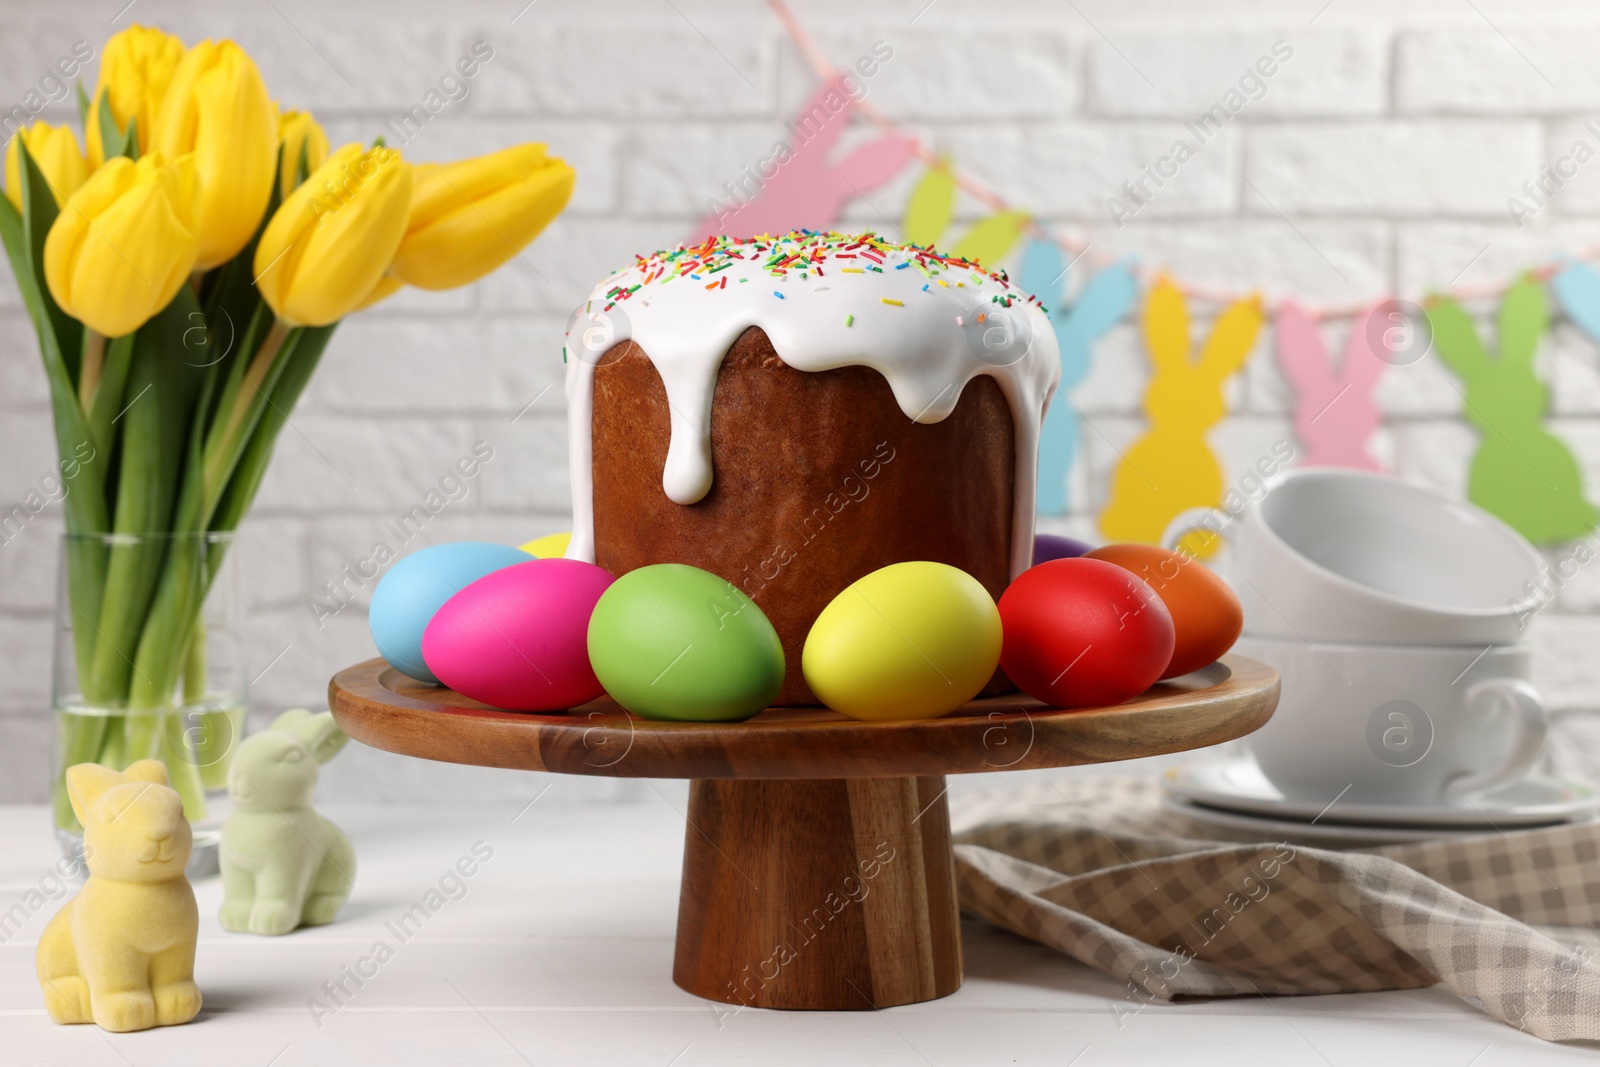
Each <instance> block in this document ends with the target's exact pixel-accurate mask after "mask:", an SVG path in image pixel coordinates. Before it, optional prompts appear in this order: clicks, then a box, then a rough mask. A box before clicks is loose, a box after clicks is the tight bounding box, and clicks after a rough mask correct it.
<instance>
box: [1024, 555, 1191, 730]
mask: <svg viewBox="0 0 1600 1067" xmlns="http://www.w3.org/2000/svg"><path fill="white" fill-rule="evenodd" d="M1000 622H1001V625H1002V626H1003V627H1004V630H1005V640H1004V645H1003V646H1002V649H1001V652H1000V666H1001V667H1002V668H1004V670H1005V672H1006V674H1007V675H1008V676H1009V677H1010V678H1011V680H1012V681H1013V682H1015V683H1016V684H1017V686H1018V687H1019V688H1021V689H1022V691H1023V692H1025V693H1027V694H1028V695H1029V696H1031V697H1034V698H1036V699H1038V700H1042V701H1044V702H1045V703H1046V704H1051V705H1053V706H1055V707H1059V708H1090V707H1104V706H1106V705H1110V704H1120V703H1122V702H1123V701H1124V700H1127V699H1129V698H1130V697H1135V696H1138V695H1139V694H1140V693H1142V692H1144V691H1145V690H1146V689H1148V688H1150V686H1152V685H1154V684H1155V682H1156V680H1157V679H1159V678H1160V677H1161V676H1162V674H1164V673H1165V672H1166V669H1167V664H1168V663H1169V662H1170V661H1171V659H1172V650H1173V645H1174V641H1175V636H1174V629H1173V625H1172V613H1171V612H1169V611H1168V610H1167V606H1166V605H1165V604H1164V603H1162V601H1161V598H1160V597H1159V596H1157V595H1156V593H1155V590H1153V589H1151V588H1150V586H1149V585H1148V584H1147V583H1145V582H1144V581H1142V580H1140V579H1139V578H1138V577H1136V576H1135V575H1133V574H1132V573H1130V572H1129V571H1126V570H1124V569H1123V568H1121V567H1118V566H1115V565H1113V564H1110V563H1106V562H1103V561H1101V560H1098V559H1056V560H1051V561H1049V562H1048V563H1041V564H1040V565H1039V566H1037V567H1031V568H1029V569H1028V570H1026V571H1023V572H1022V575H1021V577H1019V578H1018V579H1017V580H1016V581H1014V582H1012V583H1011V585H1010V587H1009V588H1008V589H1006V591H1005V595H1004V596H1002V597H1001V598H1000Z"/></svg>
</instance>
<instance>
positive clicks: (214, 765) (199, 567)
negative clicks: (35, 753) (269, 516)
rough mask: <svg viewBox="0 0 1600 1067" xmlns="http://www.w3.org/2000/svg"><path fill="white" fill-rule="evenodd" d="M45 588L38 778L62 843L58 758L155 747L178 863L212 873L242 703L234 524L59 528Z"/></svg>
mask: <svg viewBox="0 0 1600 1067" xmlns="http://www.w3.org/2000/svg"><path fill="white" fill-rule="evenodd" d="M56 592H57V598H56V613H55V655H54V664H53V678H54V688H53V698H52V705H53V709H54V715H55V726H56V730H55V742H56V743H55V760H54V763H53V781H52V787H51V788H52V810H53V814H54V822H55V831H56V838H57V841H58V842H59V843H60V845H61V848H62V852H63V854H64V855H66V856H68V857H69V858H73V859H75V860H76V859H81V857H82V849H83V828H82V826H80V825H79V823H78V819H77V816H76V815H75V814H74V812H73V810H72V804H71V800H70V798H69V797H68V795H67V787H66V779H65V774H66V769H67V768H68V767H70V766H72V765H74V764H78V763H100V764H103V765H105V766H107V767H111V768H114V769H116V770H123V769H125V768H126V767H127V766H128V765H129V764H131V763H134V762H136V761H138V760H141V759H158V760H161V761H162V762H163V763H165V764H166V766H167V778H168V781H169V782H170V783H171V785H172V787H173V788H174V789H176V790H177V791H178V794H179V795H180V796H181V797H182V798H183V807H184V814H185V815H186V816H187V817H188V819H189V822H190V824H191V826H192V827H193V829H194V856H193V858H192V859H191V860H190V863H189V872H190V874H191V875H192V876H202V875H205V874H209V873H212V872H214V871H215V870H216V849H217V842H218V840H219V839H220V835H221V819H222V817H223V815H224V814H225V812H224V811H223V810H222V809H223V808H224V807H225V804H226V787H227V776H228V767H229V766H230V764H231V761H232V758H233V753H234V750H235V748H236V746H237V743H238V741H239V740H240V739H241V737H242V734H243V729H244V722H245V706H246V705H245V697H246V685H247V683H246V676H245V657H244V636H243V625H242V611H241V599H240V593H239V563H238V554H237V552H236V551H235V549H234V535H233V534H232V533H198V534H196V533H187V534H180V533H161V534H65V535H63V536H62V540H61V554H60V566H59V569H58V578H57V581H56Z"/></svg>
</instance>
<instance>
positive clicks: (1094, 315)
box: [1017, 241, 1138, 515]
mask: <svg viewBox="0 0 1600 1067" xmlns="http://www.w3.org/2000/svg"><path fill="white" fill-rule="evenodd" d="M1066 275H1067V264H1066V262H1065V260H1064V258H1063V257H1062V255H1061V249H1060V248H1059V247H1058V246H1057V245H1055V244H1054V243H1052V242H1048V241H1030V242H1029V243H1028V247H1027V249H1026V250H1025V251H1024V253H1023V257H1022V267H1021V268H1020V269H1019V271H1018V272H1017V281H1018V284H1020V285H1021V286H1022V288H1023V291H1025V292H1029V293H1032V294H1033V295H1035V296H1037V297H1038V298H1039V299H1040V300H1042V301H1043V302H1044V305H1045V307H1046V308H1047V309H1048V310H1049V315H1050V322H1051V324H1052V325H1053V326H1054V327H1055V331H1056V343H1057V345H1058V347H1059V348H1060V350H1061V384H1060V385H1059V386H1058V387H1057V388H1056V395H1055V396H1053V397H1051V399H1050V408H1049V411H1048V412H1047V413H1046V414H1045V419H1044V425H1043V426H1042V427H1041V428H1040V430H1039V498H1038V499H1039V502H1038V509H1039V514H1040V515H1064V514H1066V511H1067V476H1068V474H1069V473H1070V472H1071V470H1072V461H1073V459H1074V458H1075V457H1076V454H1077V450H1078V434H1079V430H1080V427H1079V421H1080V420H1079V418H1078V409H1077V408H1076V407H1074V406H1073V404H1072V400H1071V398H1070V396H1069V395H1068V394H1069V393H1070V391H1071V390H1072V389H1073V388H1074V387H1075V386H1077V385H1078V383H1080V382H1082V381H1083V379H1084V378H1085V377H1087V376H1088V374H1089V364H1090V360H1091V358H1092V356H1093V345H1094V342H1095V341H1096V340H1098V339H1099V338H1100V336H1101V335H1102V334H1104V333H1105V332H1106V331H1107V330H1109V329H1111V327H1113V326H1115V325H1116V324H1117V323H1119V322H1121V321H1122V320H1123V318H1125V317H1126V316H1127V314H1128V309H1129V308H1130V307H1132V306H1133V301H1134V297H1135V296H1137V295H1138V283H1137V282H1136V281H1135V279H1134V277H1133V274H1132V273H1131V272H1130V271H1129V270H1128V268H1127V266H1125V265H1124V264H1121V263H1118V264H1116V265H1115V266H1112V267H1108V268H1106V269H1105V270H1103V271H1100V272H1099V273H1098V274H1095V275H1094V276H1092V277H1091V278H1090V279H1089V280H1088V281H1087V282H1086V283H1084V286H1083V291H1082V292H1081V293H1079V294H1078V299H1077V302H1076V303H1074V304H1072V305H1071V306H1070V307H1069V306H1066V305H1065V303H1064V298H1065V291H1066V285H1065V283H1066ZM1058 294H1061V295H1060V296H1059V297H1058Z"/></svg>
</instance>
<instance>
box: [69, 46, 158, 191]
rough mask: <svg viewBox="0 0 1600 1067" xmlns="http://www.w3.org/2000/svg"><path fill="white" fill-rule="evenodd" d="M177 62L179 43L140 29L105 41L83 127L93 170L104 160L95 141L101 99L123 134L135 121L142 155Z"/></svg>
mask: <svg viewBox="0 0 1600 1067" xmlns="http://www.w3.org/2000/svg"><path fill="white" fill-rule="evenodd" d="M182 58H183V42H182V41H180V40H179V39H178V38H176V37H174V36H172V35H171V34H167V33H162V32H161V31H160V30H152V29H147V28H145V27H143V26H139V25H134V26H129V27H128V28H127V29H125V30H123V31H122V32H121V33H118V34H115V35H113V36H112V37H111V39H110V40H108V41H106V47H105V51H104V52H103V53H102V54H101V56H100V78H99V80H98V81H97V82H96V83H95V90H94V106H93V107H91V108H90V109H89V120H88V121H87V122H86V123H84V127H85V128H84V138H83V139H84V144H85V145H86V146H87V147H88V149H89V162H90V163H91V164H92V165H93V166H94V167H98V166H99V165H100V164H101V163H104V162H105V158H106V157H105V149H104V147H102V145H101V142H100V99H101V97H106V98H107V99H109V100H110V101H111V114H112V116H113V117H115V118H116V120H117V127H118V128H119V129H122V130H126V129H127V128H128V121H129V120H130V119H138V120H139V123H138V133H139V152H140V154H141V155H142V154H143V153H144V152H145V151H146V150H148V149H149V147H150V138H151V135H152V133H154V131H155V125H156V116H157V115H159V114H160V112H161V102H162V100H164V99H165V98H166V95H167V86H168V85H169V84H170V83H171V82H172V72H173V71H175V70H176V69H177V68H178V61H179V60H181V59H182ZM91 169H92V168H91Z"/></svg>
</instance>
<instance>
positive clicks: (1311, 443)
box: [1277, 300, 1385, 470]
mask: <svg viewBox="0 0 1600 1067" xmlns="http://www.w3.org/2000/svg"><path fill="white" fill-rule="evenodd" d="M1383 307H1384V305H1383V304H1374V305H1373V306H1372V307H1370V308H1368V309H1367V310H1366V311H1365V312H1364V313H1362V314H1360V315H1357V316H1356V318H1355V321H1354V322H1352V323H1351V324H1350V337H1349V339H1348V340H1347V341H1346V342H1345V346H1344V359H1343V360H1342V361H1341V363H1340V366H1339V369H1338V373H1337V374H1336V373H1335V372H1334V368H1333V366H1332V362H1331V361H1330V360H1329V358H1328V350H1327V348H1326V347H1324V346H1323V343H1322V336H1321V334H1320V333H1319V332H1318V330H1317V324H1316V322H1315V321H1314V320H1313V319H1312V318H1311V316H1310V315H1309V314H1307V313H1306V311H1305V309H1304V308H1302V307H1300V306H1299V305H1298V304H1295V303H1292V302H1290V301H1287V300H1286V301H1284V302H1283V304H1282V306H1280V307H1279V309H1278V319H1277V329H1278V364H1279V366H1281V367H1282V368H1283V373H1284V375H1285V376H1286V377H1287V378H1288V379H1289V382H1290V384H1291V385H1293V386H1294V389H1295V393H1296V395H1297V399H1296V404H1295V416H1294V429H1295V434H1296V435H1297V436H1298V437H1299V438H1300V443H1301V444H1303V445H1304V446H1305V448H1306V457H1305V461H1304V462H1305V464H1306V465H1307V466H1318V467H1357V468H1360V469H1363V470H1377V469H1378V464H1377V461H1376V460H1374V459H1373V458H1372V456H1371V455H1370V454H1369V453H1368V452H1367V444H1368V442H1369V441H1370V440H1371V438H1372V434H1373V432H1374V431H1375V430H1377V428H1378V409H1377V407H1376V406H1375V405H1374V404H1373V399H1372V390H1373V387H1374V386H1375V385H1376V384H1377V381H1378V377H1379V376H1380V375H1381V374H1382V373H1383V368H1384V366H1385V363H1384V361H1383V360H1382V359H1381V358H1380V357H1379V355H1378V353H1377V351H1376V350H1375V349H1374V348H1373V346H1372V331H1373V330H1376V329H1380V328H1381V323H1382V321H1383V320H1382V318H1381V315H1382V309H1383Z"/></svg>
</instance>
